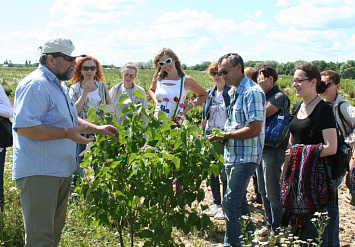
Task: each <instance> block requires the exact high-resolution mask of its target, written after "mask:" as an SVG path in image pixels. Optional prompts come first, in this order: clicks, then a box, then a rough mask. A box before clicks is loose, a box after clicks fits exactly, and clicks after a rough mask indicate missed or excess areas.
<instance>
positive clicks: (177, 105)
mask: <svg viewBox="0 0 355 247" xmlns="http://www.w3.org/2000/svg"><path fill="white" fill-rule="evenodd" d="M182 80H183V77H181V83H180V95H179V101H178V102H177V104H176V108H175V111H174V115H173V118H172V120H174V119H175V116H176V111H177V109H178V107H179V104H180V99H181V93H182V84H183V83H182Z"/></svg>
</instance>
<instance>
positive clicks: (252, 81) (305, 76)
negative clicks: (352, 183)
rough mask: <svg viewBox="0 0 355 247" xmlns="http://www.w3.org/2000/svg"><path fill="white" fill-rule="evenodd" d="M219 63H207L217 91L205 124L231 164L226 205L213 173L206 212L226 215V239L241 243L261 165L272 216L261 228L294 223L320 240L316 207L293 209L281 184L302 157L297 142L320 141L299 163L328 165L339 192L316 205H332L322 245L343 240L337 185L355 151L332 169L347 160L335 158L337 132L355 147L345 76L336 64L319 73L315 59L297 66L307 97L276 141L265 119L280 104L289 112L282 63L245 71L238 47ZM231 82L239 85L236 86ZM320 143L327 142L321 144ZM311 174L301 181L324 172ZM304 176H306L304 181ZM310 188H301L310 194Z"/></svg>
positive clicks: (298, 89)
mask: <svg viewBox="0 0 355 247" xmlns="http://www.w3.org/2000/svg"><path fill="white" fill-rule="evenodd" d="M217 65H218V66H217V67H216V64H211V66H210V68H209V70H208V73H209V75H210V76H211V77H212V78H213V80H214V81H215V83H216V86H215V87H214V88H213V89H211V90H210V91H209V95H210V97H209V99H208V100H207V101H206V102H205V103H204V108H203V115H202V122H201V128H202V129H203V130H205V133H206V135H207V137H208V138H209V139H210V140H219V141H221V147H222V151H221V152H222V153H223V154H224V158H225V169H224V170H223V171H222V172H221V174H220V179H221V182H222V188H223V195H224V197H223V199H224V200H223V207H222V206H221V194H220V182H219V177H217V178H216V177H215V176H213V175H212V176H211V177H210V180H211V191H212V196H213V202H214V203H213V205H212V206H210V208H209V210H208V211H207V212H206V214H207V215H209V216H214V217H215V218H217V219H223V218H225V220H226V234H225V239H224V246H239V245H240V243H241V240H240V238H239V236H241V225H240V218H241V216H242V215H247V216H250V211H249V206H248V204H247V200H246V188H247V186H248V183H249V179H250V177H251V176H252V175H253V173H254V171H256V174H257V186H258V191H259V193H260V195H261V198H262V203H263V206H264V214H265V221H266V222H265V223H266V224H265V226H264V227H263V228H262V229H260V230H259V231H258V232H257V234H258V235H260V236H266V235H271V236H272V235H275V234H277V233H279V231H280V229H281V227H283V226H287V225H289V224H290V225H292V226H293V227H292V229H293V232H294V233H295V234H297V235H298V236H299V237H300V239H301V240H304V241H307V240H308V239H313V240H314V241H315V239H316V237H317V236H318V232H317V229H316V227H315V226H314V224H313V223H312V221H311V219H312V218H313V217H314V216H313V213H314V212H315V211H312V213H304V214H296V213H290V212H289V211H288V209H287V208H286V209H285V207H286V205H283V203H282V201H281V200H280V199H281V198H280V197H281V191H282V188H281V185H282V184H285V182H284V181H283V179H285V178H284V176H285V173H287V172H288V174H289V173H290V172H291V171H290V169H289V171H287V168H288V167H289V166H288V164H290V162H291V161H290V160H292V161H293V160H296V158H297V155H298V156H300V153H298V154H297V153H296V152H295V147H299V146H302V148H305V149H304V150H305V151H304V152H306V151H307V150H313V151H314V152H315V151H316V148H317V147H318V153H317V155H318V156H317V157H313V160H309V161H308V164H305V163H307V162H305V163H301V162H299V163H298V164H297V167H298V168H299V169H305V168H303V167H312V165H314V164H316V165H317V166H318V165H319V167H321V163H322V164H323V163H324V164H325V166H324V167H325V173H327V174H328V178H329V179H330V180H331V183H329V184H328V187H331V188H330V189H331V190H332V191H333V192H334V196H329V197H327V200H326V201H325V203H323V204H322V206H321V207H319V208H317V210H316V211H318V212H327V216H328V217H329V220H328V221H327V223H328V227H327V228H326V230H325V231H324V232H323V234H322V239H323V243H322V246H340V241H339V207H338V196H337V188H338V186H339V185H340V184H341V182H342V180H343V178H344V176H345V174H346V172H347V170H348V171H351V170H352V169H353V167H354V164H355V160H354V158H355V155H354V154H353V155H352V158H351V159H350V163H349V166H348V167H344V169H343V170H342V171H341V172H340V175H338V176H337V177H334V176H332V172H331V169H332V168H333V169H335V168H336V166H338V165H340V164H336V163H334V159H332V158H333V157H334V155H335V154H336V152H337V147H338V145H337V139H338V136H339V135H338V134H337V133H338V131H341V133H342V134H343V136H344V137H345V142H346V143H348V144H349V145H350V147H351V148H353V147H354V144H355V143H354V133H355V108H354V107H353V106H351V105H350V104H349V103H348V102H347V101H345V100H343V99H342V98H341V97H340V95H339V94H338V89H339V87H340V77H339V75H338V74H337V73H336V72H335V71H332V70H326V71H323V72H320V71H319V69H318V68H317V66H315V65H313V64H311V63H303V64H300V65H299V66H298V67H296V71H295V74H294V78H293V79H292V80H291V83H292V86H293V87H294V88H295V93H296V96H297V97H299V98H301V101H300V102H299V103H298V104H296V105H295V107H294V109H293V110H292V121H291V123H290V125H289V132H288V133H287V134H285V136H284V139H283V141H281V142H280V143H279V144H278V145H277V146H275V145H268V143H266V142H264V141H265V140H264V136H263V135H264V134H265V133H264V130H265V128H264V127H263V126H265V124H266V123H267V119H268V118H270V117H272V116H274V115H275V114H277V113H279V112H280V111H283V112H285V113H289V112H290V100H289V98H288V96H287V95H286V94H285V93H284V92H283V91H281V90H280V88H279V87H278V85H277V84H276V82H277V79H278V75H277V72H276V70H275V69H274V68H272V67H270V66H269V65H267V64H264V65H262V66H260V67H259V68H257V69H256V70H254V69H252V68H248V70H249V71H250V70H252V71H251V73H250V74H249V77H248V76H246V75H245V74H246V73H245V74H244V71H243V69H244V66H243V60H242V59H241V58H240V56H239V55H238V54H227V55H225V56H223V57H221V58H220V59H219V61H218V64H217ZM221 81H222V82H221ZM257 85H259V86H257ZM228 86H231V87H232V89H231V90H229V88H227V87H228ZM224 89H225V90H226V91H224ZM260 89H262V90H260ZM225 92H228V93H227V94H226V93H225ZM228 96H229V98H228ZM319 116H320V117H319ZM340 116H341V117H340ZM221 121H224V122H225V124H223V123H221ZM214 128H218V129H220V130H221V131H222V133H223V134H224V137H217V136H215V135H209V130H210V129H214ZM316 128H319V131H315V132H316V133H314V134H313V135H310V132H312V130H313V131H314V130H315V129H316ZM339 141H340V140H339ZM319 144H322V145H321V147H320V148H319V146H320V145H319ZM307 148H309V149H307ZM311 148H313V149H311ZM223 150H224V151H223ZM310 155H312V154H309V156H300V157H298V158H301V157H302V158H305V159H306V158H309V157H311V156H310ZM290 156H291V157H290ZM292 165H294V163H292ZM301 166H302V167H301ZM319 170H320V169H319ZM307 175H309V177H303V178H301V177H298V178H299V179H300V181H298V182H299V184H300V187H301V188H309V187H310V186H311V184H312V183H318V182H319V181H321V180H315V181H313V180H314V179H311V176H312V177H316V176H318V177H319V176H320V175H319V174H311V173H310V174H307ZM292 178H296V177H292ZM302 179H304V181H301V180H302ZM322 182H323V183H324V182H325V181H324V180H323V181H322ZM302 183H304V184H302ZM317 185H319V184H317ZM325 185H326V184H324V186H325ZM302 186H303V187H302ZM288 189H289V190H291V191H288V193H291V194H292V193H300V191H292V190H293V189H295V188H292V187H289V188H288ZM323 192H324V191H323ZM301 193H302V192H301ZM305 194H306V193H304V195H302V194H301V195H300V194H298V195H299V196H303V197H306V195H305ZM313 199H314V198H313ZM316 200H319V198H316ZM320 201H321V200H320ZM318 203H320V202H318ZM298 206H299V205H298ZM307 206H308V205H307V204H305V205H301V206H300V208H299V211H305V212H306V211H307V210H309V209H308V208H306V207H307ZM302 207H303V208H302ZM290 211H292V210H290ZM247 230H251V231H253V225H252V223H249V225H248V226H247Z"/></svg>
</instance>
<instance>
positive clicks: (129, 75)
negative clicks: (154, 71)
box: [123, 74, 136, 78]
mask: <svg viewBox="0 0 355 247" xmlns="http://www.w3.org/2000/svg"><path fill="white" fill-rule="evenodd" d="M123 76H124V77H131V78H134V77H136V76H135V75H131V74H123Z"/></svg>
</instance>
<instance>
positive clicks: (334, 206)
mask: <svg viewBox="0 0 355 247" xmlns="http://www.w3.org/2000/svg"><path fill="white" fill-rule="evenodd" d="M344 176H345V172H344V173H343V174H342V175H341V176H340V177H339V178H337V179H335V180H332V184H333V188H334V192H335V199H334V200H332V201H331V202H330V204H329V210H328V216H329V224H328V244H329V247H339V246H340V240H339V205H338V187H339V185H340V184H341V182H342V181H343V178H344Z"/></svg>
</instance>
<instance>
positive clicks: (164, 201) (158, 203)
mask: <svg viewBox="0 0 355 247" xmlns="http://www.w3.org/2000/svg"><path fill="white" fill-rule="evenodd" d="M134 95H135V96H138V97H145V95H143V94H142V95H140V91H138V90H137V91H135V92H134ZM127 99H128V98H127V96H126V95H122V96H121V97H120V99H119V105H120V104H122V103H123V102H124V101H125V100H127ZM102 110H104V111H105V109H104V107H102ZM123 115H125V116H126V119H125V120H124V121H123V122H122V123H121V125H118V124H117V119H116V118H115V117H114V116H112V115H111V114H110V113H107V112H106V113H105V115H104V117H103V119H100V118H99V117H98V116H97V115H96V113H95V111H94V110H93V109H92V110H91V109H90V110H89V118H90V120H91V121H92V122H94V123H95V124H98V125H104V124H113V125H115V126H116V127H117V129H118V130H119V141H118V142H117V143H115V142H114V139H113V137H110V136H96V141H95V143H94V146H93V147H92V148H91V152H88V153H87V154H86V155H85V158H84V162H83V163H82V167H90V166H89V164H94V163H97V168H96V170H95V172H91V173H88V174H87V176H86V178H85V179H84V180H83V181H82V182H81V187H80V188H79V192H80V194H82V196H83V197H84V198H85V200H87V201H88V202H89V203H91V205H92V206H91V211H90V213H91V214H92V215H93V217H94V219H95V222H96V223H97V224H99V225H100V224H102V225H106V226H111V227H116V228H117V230H118V232H119V233H120V234H122V235H123V234H124V232H125V231H128V232H129V234H130V236H131V246H133V242H134V236H138V237H139V238H140V239H144V241H145V245H144V246H176V245H177V244H176V243H174V239H173V236H172V231H173V229H177V230H181V231H183V232H184V233H185V234H187V233H189V232H190V231H191V230H193V229H198V230H199V231H200V230H204V229H209V228H213V224H212V223H211V221H210V220H209V218H208V217H207V216H206V215H203V214H200V211H201V210H200V209H199V207H198V206H199V203H200V202H202V201H203V200H204V197H205V193H204V191H203V189H202V188H201V183H202V181H204V180H206V179H207V178H208V176H209V175H211V174H212V173H214V174H215V175H216V174H219V173H220V171H221V169H222V167H223V157H222V155H220V154H219V151H218V150H220V145H219V143H218V142H209V141H208V140H207V139H206V138H205V137H203V133H202V130H201V129H199V128H198V127H196V126H193V125H190V123H189V121H185V122H183V123H181V125H180V127H177V123H174V122H172V121H171V120H170V119H168V118H167V117H166V115H165V113H164V112H159V114H158V117H154V116H153V115H152V114H151V113H150V112H149V111H148V110H146V109H144V108H143V107H142V105H141V104H140V103H138V104H133V103H129V104H128V106H126V107H125V108H124V109H123V110H122V112H121V114H120V116H123ZM120 116H119V117H120ZM142 116H145V117H146V118H147V119H148V120H147V121H146V122H145V121H143V119H142ZM211 158H214V159H213V160H212V159H211ZM87 170H90V169H87ZM121 239H123V238H121ZM121 245H122V246H123V245H124V243H121Z"/></svg>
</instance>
